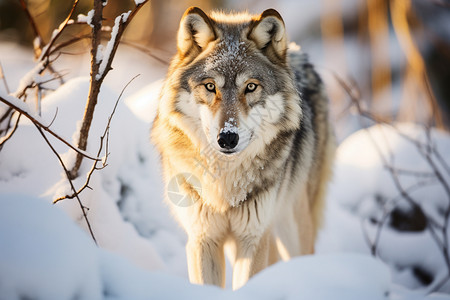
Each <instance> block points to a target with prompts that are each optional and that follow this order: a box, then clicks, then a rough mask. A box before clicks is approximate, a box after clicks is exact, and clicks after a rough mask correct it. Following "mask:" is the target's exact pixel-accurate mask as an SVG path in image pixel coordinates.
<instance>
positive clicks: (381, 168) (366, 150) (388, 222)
mask: <svg viewBox="0 0 450 300" xmlns="http://www.w3.org/2000/svg"><path fill="white" fill-rule="evenodd" d="M448 153H450V137H449V135H448V134H447V133H445V132H442V131H439V130H436V129H432V130H431V131H430V133H429V135H427V134H426V131H425V130H424V128H423V127H420V126H417V125H414V124H397V125H395V126H392V125H376V126H373V127H370V128H368V129H363V130H360V131H358V132H356V133H354V134H353V135H351V136H350V137H348V138H347V139H346V140H345V141H344V142H343V143H342V144H341V145H340V146H339V149H338V152H337V157H336V165H335V172H334V179H333V182H332V184H331V185H330V189H329V196H328V201H327V205H328V207H327V210H326V217H325V220H326V221H325V222H326V226H325V228H324V230H323V231H322V232H321V235H320V239H319V242H318V245H317V246H318V247H317V249H318V251H319V252H320V253H333V252H339V251H349V252H360V253H367V254H368V253H370V252H371V248H372V247H373V249H374V251H375V253H376V256H377V257H379V258H380V259H381V260H382V261H384V262H386V263H387V264H388V265H389V266H390V268H391V274H392V279H393V282H394V283H395V284H399V285H401V286H404V287H407V288H409V289H412V290H415V291H417V292H418V293H419V294H421V295H422V296H423V295H425V294H429V293H431V292H436V291H439V292H445V293H448V292H450V283H449V282H448V280H447V281H443V280H445V279H446V278H448V270H447V267H446V263H445V258H444V256H443V252H442V249H440V247H439V245H438V243H437V242H436V238H435V237H433V235H432V234H431V233H430V229H429V225H427V224H429V221H430V220H433V222H435V223H434V224H446V223H445V222H444V219H445V211H446V210H447V209H448V205H449V202H448V201H449V198H448V197H449V195H448V194H447V193H446V191H445V188H444V186H443V184H442V183H441V182H440V181H439V180H438V178H437V177H436V176H435V171H436V172H439V173H440V174H441V175H442V177H443V179H444V180H445V181H446V182H447V184H448V183H449V182H450V173H449V172H448V169H446V165H447V166H449V165H450V157H449V156H448ZM427 155H429V156H430V160H431V162H432V164H434V165H435V167H436V169H433V167H432V165H430V161H429V160H428V158H427ZM439 157H440V158H441V159H442V160H441V159H440V158H439ZM389 167H392V168H394V169H395V175H394V176H395V177H396V178H397V180H398V184H399V185H400V186H402V189H404V191H405V192H406V193H408V194H409V196H410V198H411V201H410V200H407V199H406V198H405V197H403V196H402V193H401V191H400V190H399V188H398V186H397V185H396V183H395V178H394V177H393V173H392V172H391V171H390V170H389ZM411 202H414V203H415V204H412V203H411ZM447 226H448V224H447ZM433 227H434V226H433ZM448 229H450V228H448ZM448 229H447V230H448ZM434 231H435V232H436V233H437V235H438V237H439V238H440V239H442V234H443V232H442V231H441V230H440V229H439V228H437V227H436V228H434ZM407 299H409V296H408V297H407Z"/></svg>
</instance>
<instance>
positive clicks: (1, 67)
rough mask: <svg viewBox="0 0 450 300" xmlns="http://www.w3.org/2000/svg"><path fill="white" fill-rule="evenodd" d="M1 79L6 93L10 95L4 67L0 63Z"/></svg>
mask: <svg viewBox="0 0 450 300" xmlns="http://www.w3.org/2000/svg"><path fill="white" fill-rule="evenodd" d="M0 78H1V79H2V81H3V85H4V86H5V90H6V93H8V94H9V93H11V91H10V89H9V85H8V82H7V81H6V77H5V72H4V71H3V66H2V63H1V62H0Z"/></svg>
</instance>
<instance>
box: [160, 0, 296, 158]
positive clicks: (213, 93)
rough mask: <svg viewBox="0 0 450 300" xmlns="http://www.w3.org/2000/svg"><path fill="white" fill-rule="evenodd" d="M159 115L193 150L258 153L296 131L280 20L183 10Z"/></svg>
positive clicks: (270, 13) (268, 15)
mask: <svg viewBox="0 0 450 300" xmlns="http://www.w3.org/2000/svg"><path fill="white" fill-rule="evenodd" d="M177 43H178V53H177V55H176V56H175V59H174V60H173V62H172V64H171V67H170V69H169V75H168V78H167V81H166V85H165V88H164V90H163V95H162V100H161V101H162V102H163V103H161V104H160V114H163V115H167V116H169V117H170V119H171V121H172V122H173V123H174V125H176V126H177V127H179V128H180V129H181V130H183V131H185V132H186V131H187V132H188V133H189V138H190V139H191V140H192V141H193V142H194V143H195V144H196V145H195V146H196V147H198V148H199V149H204V148H205V147H212V148H213V149H215V150H216V151H220V152H222V153H225V154H232V153H239V152H242V151H244V150H245V149H249V148H253V149H252V152H253V153H257V152H258V150H261V149H262V148H263V147H264V145H266V144H268V143H270V141H271V140H272V139H273V138H274V137H275V136H276V135H277V134H279V133H280V132H281V131H291V130H294V129H297V128H298V126H299V120H300V117H301V109H300V99H299V96H298V93H297V91H296V89H295V85H294V82H293V75H292V72H291V70H290V68H289V66H288V63H287V37H286V30H285V26H284V22H283V19H282V18H281V16H280V14H279V13H278V12H277V11H275V10H273V9H268V10H266V11H264V12H263V13H262V14H261V15H259V16H250V15H248V14H231V15H226V14H222V13H212V14H211V15H209V16H208V15H207V14H205V13H204V12H203V11H202V10H201V9H199V8H196V7H192V8H189V9H188V10H187V11H186V12H185V14H184V16H183V18H182V19H181V22H180V28H179V31H178V38H177Z"/></svg>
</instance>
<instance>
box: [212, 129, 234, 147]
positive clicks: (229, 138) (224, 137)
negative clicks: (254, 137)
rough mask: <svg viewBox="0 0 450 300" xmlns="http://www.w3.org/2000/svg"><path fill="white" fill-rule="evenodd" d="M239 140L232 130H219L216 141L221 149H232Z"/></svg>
mask: <svg viewBox="0 0 450 300" xmlns="http://www.w3.org/2000/svg"><path fill="white" fill-rule="evenodd" d="M238 142H239V135H238V134H237V133H234V132H229V131H228V132H221V133H219V135H218V137H217V143H219V146H220V148H223V149H227V150H230V149H233V148H234V147H236V146H237V144H238Z"/></svg>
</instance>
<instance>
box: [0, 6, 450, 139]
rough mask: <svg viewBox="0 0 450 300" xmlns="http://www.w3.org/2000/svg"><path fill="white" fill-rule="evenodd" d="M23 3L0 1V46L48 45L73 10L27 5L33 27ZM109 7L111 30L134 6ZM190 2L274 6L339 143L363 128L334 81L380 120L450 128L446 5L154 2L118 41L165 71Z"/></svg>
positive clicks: (80, 46) (75, 29)
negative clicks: (321, 87)
mask: <svg viewBox="0 0 450 300" xmlns="http://www.w3.org/2000/svg"><path fill="white" fill-rule="evenodd" d="M21 2H23V1H22V0H0V42H1V43H5V42H14V43H16V44H20V45H22V46H25V47H32V45H33V39H34V36H35V35H36V31H38V33H39V35H41V36H42V38H43V40H44V43H46V42H47V41H48V40H49V39H50V37H51V34H52V31H53V29H55V28H57V27H58V25H59V24H60V23H61V22H62V21H63V20H64V18H65V17H66V15H67V12H68V11H69V10H70V8H71V7H72V1H59V0H25V3H26V5H27V6H28V10H29V12H30V14H31V15H32V17H33V19H34V20H35V23H36V26H35V27H34V28H33V26H31V25H30V22H29V17H27V14H26V12H25V11H24V9H23V5H22V4H21ZM109 2H111V3H108V6H106V9H105V11H104V18H105V19H106V20H105V24H109V25H112V23H113V19H114V17H115V16H117V15H118V14H119V13H121V12H124V11H127V10H128V9H131V8H132V7H133V6H134V3H133V1H112V0H111V1H109ZM193 5H195V6H199V7H201V8H202V9H203V10H205V11H209V10H212V9H220V10H223V11H240V10H248V11H249V12H250V13H254V14H259V13H261V12H262V11H263V10H264V9H266V8H269V7H273V8H275V9H277V10H278V11H279V12H280V13H281V15H282V16H283V18H284V20H285V23H286V27H287V30H288V33H289V36H290V39H291V41H294V42H296V43H297V44H299V45H300V46H301V47H302V49H303V50H304V51H306V52H307V53H308V54H309V55H310V58H311V60H312V62H313V63H314V64H315V65H316V66H317V68H318V70H319V72H320V73H321V74H322V76H323V77H324V79H325V81H326V83H327V88H328V90H329V93H330V98H331V99H332V103H333V113H334V118H335V121H336V122H337V123H338V126H337V127H338V136H339V139H342V138H344V137H345V136H347V135H348V134H349V133H351V132H353V131H354V130H355V129H357V127H358V126H357V124H356V122H357V120H356V119H352V115H353V114H354V112H352V111H351V109H350V107H351V102H350V101H349V100H348V95H347V93H346V92H345V90H344V89H343V88H342V86H341V85H340V84H339V83H338V82H337V81H336V80H335V78H334V76H335V75H338V76H339V77H341V78H343V79H344V80H345V81H346V82H348V83H349V86H352V87H353V88H357V89H358V95H359V98H360V100H361V101H363V103H364V105H365V108H367V109H368V110H370V111H371V112H372V113H373V114H374V115H376V116H377V117H378V118H380V119H382V120H386V121H414V122H418V123H421V124H425V125H434V126H437V127H440V128H449V125H450V117H449V112H450V85H449V80H450V1H447V0H392V1H388V0H321V1H308V0H302V1H293V0H263V1H254V0H253V1H249V0H245V1H243V0H239V1H237V0H210V1H208V0H199V1H191V0H177V1H176V0H164V1H163V0H154V1H151V2H150V3H149V4H147V5H145V6H144V7H143V8H142V10H141V11H140V13H139V14H138V15H137V16H136V18H135V19H134V20H133V22H132V23H131V24H130V26H129V28H128V29H127V31H126V33H125V36H124V38H123V40H122V44H125V45H128V46H129V47H133V48H136V49H139V51H141V52H143V53H147V54H149V55H150V57H149V60H151V61H152V63H156V64H159V67H161V64H163V65H167V64H168V62H169V60H170V57H171V56H172V55H173V54H174V52H175V51H176V46H175V35H176V31H177V29H178V22H179V19H180V17H181V16H182V14H183V12H184V11H185V9H186V8H187V7H189V6H193ZM91 7H92V1H91V0H81V1H80V2H79V4H78V6H77V8H76V11H75V14H74V15H75V16H76V15H77V14H81V13H82V14H86V13H87V12H88V11H89V10H90V9H91ZM80 32H84V33H85V34H88V33H89V32H90V28H89V27H88V26H81V25H80V26H72V27H71V28H69V30H67V31H65V35H64V36H62V37H61V38H62V39H70V38H71V37H72V36H71V35H75V34H78V35H79V34H80ZM106 38H107V37H105V39H106ZM89 46H90V41H89V39H87V38H86V39H82V40H81V41H80V42H79V43H77V44H75V45H74V48H73V49H71V53H70V54H76V53H84V54H88V50H86V49H89ZM83 51H84V52H83ZM68 52H70V51H68V50H67V51H66V53H65V54H69V53H68ZM63 54H64V53H63ZM155 58H156V60H158V61H155ZM0 62H2V57H0ZM161 75H163V73H162V74H161Z"/></svg>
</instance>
